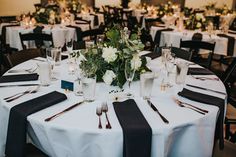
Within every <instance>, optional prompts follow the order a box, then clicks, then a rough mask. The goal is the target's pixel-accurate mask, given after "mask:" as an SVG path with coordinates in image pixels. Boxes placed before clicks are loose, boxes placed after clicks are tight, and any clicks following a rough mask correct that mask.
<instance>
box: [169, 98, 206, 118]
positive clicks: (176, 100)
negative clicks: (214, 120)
mask: <svg viewBox="0 0 236 157" xmlns="http://www.w3.org/2000/svg"><path fill="white" fill-rule="evenodd" d="M174 101H175V102H176V104H177V105H179V106H180V107H185V108H189V109H191V110H193V111H196V112H198V113H200V114H203V115H205V114H206V113H205V112H203V111H200V110H198V109H196V108H193V106H192V107H191V106H188V105H186V104H185V103H183V102H182V101H179V100H178V99H175V98H174ZM184 104H185V105H184Z"/></svg>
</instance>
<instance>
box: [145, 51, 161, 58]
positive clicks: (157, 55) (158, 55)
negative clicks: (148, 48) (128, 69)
mask: <svg viewBox="0 0 236 157" xmlns="http://www.w3.org/2000/svg"><path fill="white" fill-rule="evenodd" d="M160 56H161V55H160V53H155V52H151V53H147V54H145V55H142V57H150V58H151V59H155V58H158V57H160Z"/></svg>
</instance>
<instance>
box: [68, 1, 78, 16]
mask: <svg viewBox="0 0 236 157" xmlns="http://www.w3.org/2000/svg"><path fill="white" fill-rule="evenodd" d="M67 8H68V10H69V11H70V12H71V13H74V14H75V13H79V12H81V1H80V0H68V1H67Z"/></svg>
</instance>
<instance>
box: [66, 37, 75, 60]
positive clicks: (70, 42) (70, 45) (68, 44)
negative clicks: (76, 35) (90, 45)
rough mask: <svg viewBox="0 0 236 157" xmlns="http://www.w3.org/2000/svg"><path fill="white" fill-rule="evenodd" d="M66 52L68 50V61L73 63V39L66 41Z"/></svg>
mask: <svg viewBox="0 0 236 157" xmlns="http://www.w3.org/2000/svg"><path fill="white" fill-rule="evenodd" d="M66 50H67V54H68V59H69V62H70V61H71V54H72V53H73V40H72V39H70V40H68V41H66Z"/></svg>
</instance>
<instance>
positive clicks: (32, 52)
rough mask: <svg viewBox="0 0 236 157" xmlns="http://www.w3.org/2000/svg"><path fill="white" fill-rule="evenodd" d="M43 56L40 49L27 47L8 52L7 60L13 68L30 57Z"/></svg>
mask: <svg viewBox="0 0 236 157" xmlns="http://www.w3.org/2000/svg"><path fill="white" fill-rule="evenodd" d="M42 56H43V55H42V51H41V50H40V49H25V50H21V51H17V52H14V53H12V54H7V55H6V60H7V62H8V64H9V67H10V68H12V67H14V66H16V65H18V64H20V63H22V62H25V61H27V60H29V59H32V58H36V57H42Z"/></svg>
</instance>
